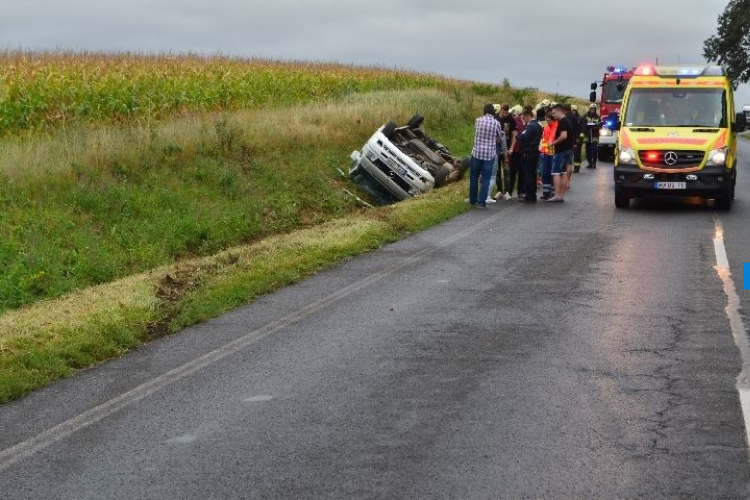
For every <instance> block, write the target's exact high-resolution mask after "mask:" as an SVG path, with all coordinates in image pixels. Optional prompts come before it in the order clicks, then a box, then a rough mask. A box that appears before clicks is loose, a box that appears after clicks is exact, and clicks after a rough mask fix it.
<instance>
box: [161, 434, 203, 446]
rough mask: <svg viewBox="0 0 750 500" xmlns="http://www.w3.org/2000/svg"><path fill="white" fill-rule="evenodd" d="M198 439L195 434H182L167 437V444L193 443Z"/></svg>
mask: <svg viewBox="0 0 750 500" xmlns="http://www.w3.org/2000/svg"><path fill="white" fill-rule="evenodd" d="M197 439H198V436H196V435H195V434H183V435H182V436H177V437H175V438H172V439H168V440H167V443H169V444H190V443H194V442H195V441H196V440H197Z"/></svg>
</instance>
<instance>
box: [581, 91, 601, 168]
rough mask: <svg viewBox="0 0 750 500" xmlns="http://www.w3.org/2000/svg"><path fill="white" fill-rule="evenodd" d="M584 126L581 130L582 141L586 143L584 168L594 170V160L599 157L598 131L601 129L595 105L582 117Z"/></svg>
mask: <svg viewBox="0 0 750 500" xmlns="http://www.w3.org/2000/svg"><path fill="white" fill-rule="evenodd" d="M583 119H584V121H585V123H586V126H585V127H584V128H583V140H584V142H585V143H586V159H587V160H588V165H586V168H596V160H597V157H598V155H599V130H601V128H602V120H601V118H600V117H599V113H597V107H596V104H593V103H592V104H591V106H589V112H588V113H586V116H584V117H583Z"/></svg>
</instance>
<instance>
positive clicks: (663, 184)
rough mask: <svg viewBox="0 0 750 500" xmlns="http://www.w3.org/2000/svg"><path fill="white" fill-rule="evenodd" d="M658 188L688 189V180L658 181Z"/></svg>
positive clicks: (656, 185) (656, 184)
mask: <svg viewBox="0 0 750 500" xmlns="http://www.w3.org/2000/svg"><path fill="white" fill-rule="evenodd" d="M654 187H655V188H656V189H687V182H656V183H654Z"/></svg>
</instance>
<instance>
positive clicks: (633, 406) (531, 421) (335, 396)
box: [0, 142, 750, 500]
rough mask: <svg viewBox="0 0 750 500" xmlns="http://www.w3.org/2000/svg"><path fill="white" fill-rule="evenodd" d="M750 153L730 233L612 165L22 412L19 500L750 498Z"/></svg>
mask: <svg viewBox="0 0 750 500" xmlns="http://www.w3.org/2000/svg"><path fill="white" fill-rule="evenodd" d="M742 154H743V157H744V159H743V160H742V164H741V165H740V169H741V171H740V175H739V184H738V198H737V200H736V203H735V206H734V208H733V210H732V211H731V212H730V213H718V212H716V211H715V210H714V209H713V208H711V207H710V206H706V205H700V204H696V203H694V202H677V203H666V202H635V203H634V204H633V206H632V208H631V209H630V210H627V211H623V210H616V209H615V208H614V200H613V192H612V182H611V167H610V166H608V165H601V166H600V168H599V169H597V170H596V171H594V172H591V171H584V172H583V173H581V174H580V175H577V176H575V177H574V183H573V190H572V192H571V193H570V195H569V196H568V198H567V201H566V203H565V204H562V205H560V204H557V205H552V206H551V204H542V203H539V204H537V205H531V206H529V205H524V204H520V203H517V202H515V201H514V202H501V203H498V204H497V205H495V206H491V207H490V209H489V210H487V211H484V212H481V211H472V212H469V213H467V214H465V215H462V216H460V217H458V218H456V219H454V220H452V221H450V222H448V223H446V224H444V225H442V226H440V227H437V228H435V229H433V230H430V231H427V232H424V233H421V234H419V235H416V236H413V237H411V238H408V239H406V240H404V241H402V242H400V243H397V244H394V245H390V246H388V247H385V248H383V249H381V250H379V251H376V252H372V253H370V254H368V255H365V256H362V257H360V258H357V259H354V260H351V261H349V262H347V263H345V264H343V265H341V266H339V267H338V268H336V269H334V270H332V271H330V272H326V273H323V274H320V275H318V276H316V277H314V278H312V279H310V280H307V281H305V282H303V283H300V284H298V285H296V286H292V287H289V288H287V289H284V290H282V291H280V292H279V293H276V294H273V295H270V296H267V297H264V298H262V299H260V300H258V301H256V302H254V303H252V304H250V305H248V306H247V307H244V308H242V309H239V310H237V311H234V312H232V313H230V314H227V315H226V316H224V317H221V318H219V319H217V320H215V321H211V322H210V323H207V324H204V325H201V326H198V327H196V328H192V329H189V330H187V331H185V332H183V333H182V334H180V335H176V336H173V337H170V338H165V339H162V340H160V341H158V342H156V343H154V344H152V345H149V346H147V347H144V348H142V349H139V350H137V351H135V352H133V353H131V354H129V355H128V356H126V357H124V358H122V359H119V360H116V361H113V362H111V363H107V364H105V365H102V366H100V367H97V368H95V369H92V370H89V371H86V372H84V373H81V374H80V375H78V376H76V377H74V378H72V379H69V380H65V381H61V382H60V383H57V384H55V385H53V386H51V387H49V388H47V389H44V390H41V391H39V392H37V393H35V394H33V395H31V396H30V397H28V398H26V399H24V400H22V401H19V402H16V403H13V404H9V405H5V406H2V407H0V498H1V499H3V500H15V499H76V500H80V499H96V500H102V499H115V498H116V499H142V500H145V499H159V500H166V499H180V500H182V499H201V500H205V499H234V498H242V499H265V498H269V499H296V498H300V499H308V498H310V499H317V498H320V499H323V498H325V499H359V498H367V499H369V498H377V499H402V498H403V499H499V498H509V499H511V498H512V499H518V498H592V499H593V498H648V499H659V498H670V499H671V498H680V499H687V498H696V499H709V498H711V499H712V498H746V497H748V494H749V492H750V489H749V487H748V485H749V484H750V466H749V465H748V464H749V462H748V449H747V440H746V437H745V427H744V423H743V414H742V410H741V407H740V400H739V397H738V391H737V377H738V374H739V373H740V371H741V369H742V357H741V355H740V350H739V349H738V347H737V345H736V344H735V340H734V338H733V334H732V330H731V328H730V319H729V317H728V315H727V312H726V311H725V309H726V307H727V304H728V298H727V295H726V293H725V289H724V283H723V281H722V279H721V278H720V277H719V274H718V272H717V269H716V268H715V266H716V265H717V261H716V255H715V246H714V236H715V233H716V228H717V224H721V225H722V226H723V232H724V234H723V236H724V241H725V245H726V249H727V254H728V259H729V264H730V268H731V271H732V272H733V273H734V275H735V276H734V283H735V284H736V286H737V287H738V288H741V283H742V279H741V270H742V266H741V263H742V262H743V261H750V246H749V245H750V229H749V228H750V224H749V223H748V221H749V220H750V142H743V144H742ZM738 293H739V295H740V297H741V301H742V305H743V307H744V310H745V311H748V310H750V292H747V291H742V290H738ZM745 324H747V319H745ZM744 335H746V334H744Z"/></svg>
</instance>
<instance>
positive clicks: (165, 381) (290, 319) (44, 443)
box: [0, 205, 518, 472]
mask: <svg viewBox="0 0 750 500" xmlns="http://www.w3.org/2000/svg"><path fill="white" fill-rule="evenodd" d="M517 210H518V206H517V205H516V206H514V207H511V208H506V209H504V210H502V211H501V212H498V213H497V214H494V215H491V216H488V217H486V218H483V219H482V220H481V222H479V223H477V224H474V225H472V226H469V227H466V228H464V229H463V230H461V231H458V232H457V233H455V234H454V235H453V236H451V237H449V238H446V239H444V240H442V241H441V242H440V243H437V244H435V245H434V246H433V247H430V248H425V249H423V250H419V251H417V252H414V253H412V254H411V255H410V256H409V257H405V258H404V259H402V260H401V261H400V262H399V263H398V264H394V265H392V266H390V267H386V268H384V269H381V270H379V271H376V272H374V273H372V274H370V275H369V276H366V277H364V278H362V279H361V280H359V281H356V282H354V283H352V284H351V285H349V286H346V287H344V288H341V289H339V290H337V291H336V292H333V293H332V294H330V295H328V296H327V297H323V298H322V299H320V300H317V301H315V302H311V303H310V304H308V305H307V306H306V307H303V308H300V309H298V310H297V311H295V312H293V313H291V314H288V315H287V316H284V317H283V318H280V319H278V320H276V321H274V322H273V323H269V324H267V325H265V326H262V327H260V328H258V329H256V330H253V331H252V332H250V333H248V334H246V335H244V336H242V337H240V338H238V339H236V340H234V341H232V342H230V343H228V344H225V345H223V346H222V347H219V348H218V349H215V350H213V351H211V352H209V353H206V354H204V355H203V356H200V357H198V358H196V359H194V360H192V361H189V362H187V363H185V364H184V365H182V366H179V367H177V368H175V369H173V370H171V371H169V372H167V373H164V374H162V375H160V376H158V377H156V378H154V379H151V380H150V381H148V382H146V383H144V384H141V385H139V386H138V387H135V388H134V389H131V390H129V391H127V392H125V393H123V394H120V395H119V396H117V397H115V398H112V399H110V400H108V401H105V402H104V403H102V404H100V405H98V406H95V407H93V408H90V409H89V410H86V411H85V412H83V413H81V414H79V415H77V416H75V417H73V418H71V419H69V420H66V421H65V422H62V423H60V424H57V425H55V426H54V427H51V428H49V429H47V430H46V431H44V432H41V433H39V434H37V435H36V436H34V437H32V438H29V439H27V440H26V441H22V442H20V443H18V444H16V445H13V446H11V447H10V448H6V449H5V450H3V451H0V472H2V471H3V470H5V469H7V468H8V467H11V466H12V465H14V464H16V463H18V462H20V461H21V460H23V459H25V458H27V457H29V456H31V455H33V454H35V453H38V452H40V451H42V450H44V449H45V448H47V447H49V446H50V445H52V444H55V443H57V442H59V441H62V440H63V439H65V438H67V437H68V436H70V435H72V434H75V433H76V432H78V431H80V430H82V429H85V428H87V427H89V426H91V425H93V424H95V423H97V422H99V421H101V420H103V419H104V418H106V417H108V416H110V415H112V414H114V413H116V412H118V411H120V410H123V409H124V408H127V407H128V406H131V405H133V404H135V403H137V402H138V401H140V400H142V399H144V398H146V397H148V396H150V395H152V394H154V393H156V392H158V391H160V390H161V389H164V388H165V387H167V386H168V385H170V384H172V383H174V382H177V381H179V380H182V379H184V378H186V377H188V376H190V375H192V374H194V373H196V372H198V371H200V370H202V369H204V368H206V367H208V366H211V365H213V364H214V363H216V362H218V361H221V360H222V359H224V358H226V357H227V356H230V355H232V354H234V353H236V352H239V351H241V350H243V349H245V348H247V347H248V346H250V345H252V344H253V343H255V342H257V341H258V340H260V339H262V338H264V337H267V336H268V335H271V334H273V333H275V332H278V331H279V330H281V329H283V328H286V327H287V326H289V325H291V324H293V323H296V322H297V321H300V320H302V319H304V318H306V317H307V316H310V315H311V314H313V313H315V312H318V311H320V310H321V309H323V308H325V307H327V306H329V305H330V304H333V303H334V302H337V301H339V300H341V299H343V298H346V297H348V296H349V295H352V294H353V293H356V292H358V291H360V290H362V289H363V288H366V287H368V286H370V285H372V284H373V283H376V282H378V281H380V280H382V279H383V278H386V277H388V276H390V275H392V274H394V273H396V272H398V271H400V270H402V269H404V268H406V267H408V266H411V265H413V264H416V263H418V262H419V261H420V260H421V259H422V258H424V256H425V255H427V254H429V253H431V252H433V251H435V250H439V249H442V248H445V247H448V246H450V245H452V244H453V243H455V242H457V241H460V240H463V239H465V238H467V237H468V236H469V235H470V234H471V233H473V232H475V231H479V230H484V229H485V228H486V227H487V226H490V227H492V226H494V225H496V224H497V220H498V219H500V218H502V217H504V216H506V215H508V214H511V213H513V212H515V211H517Z"/></svg>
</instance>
